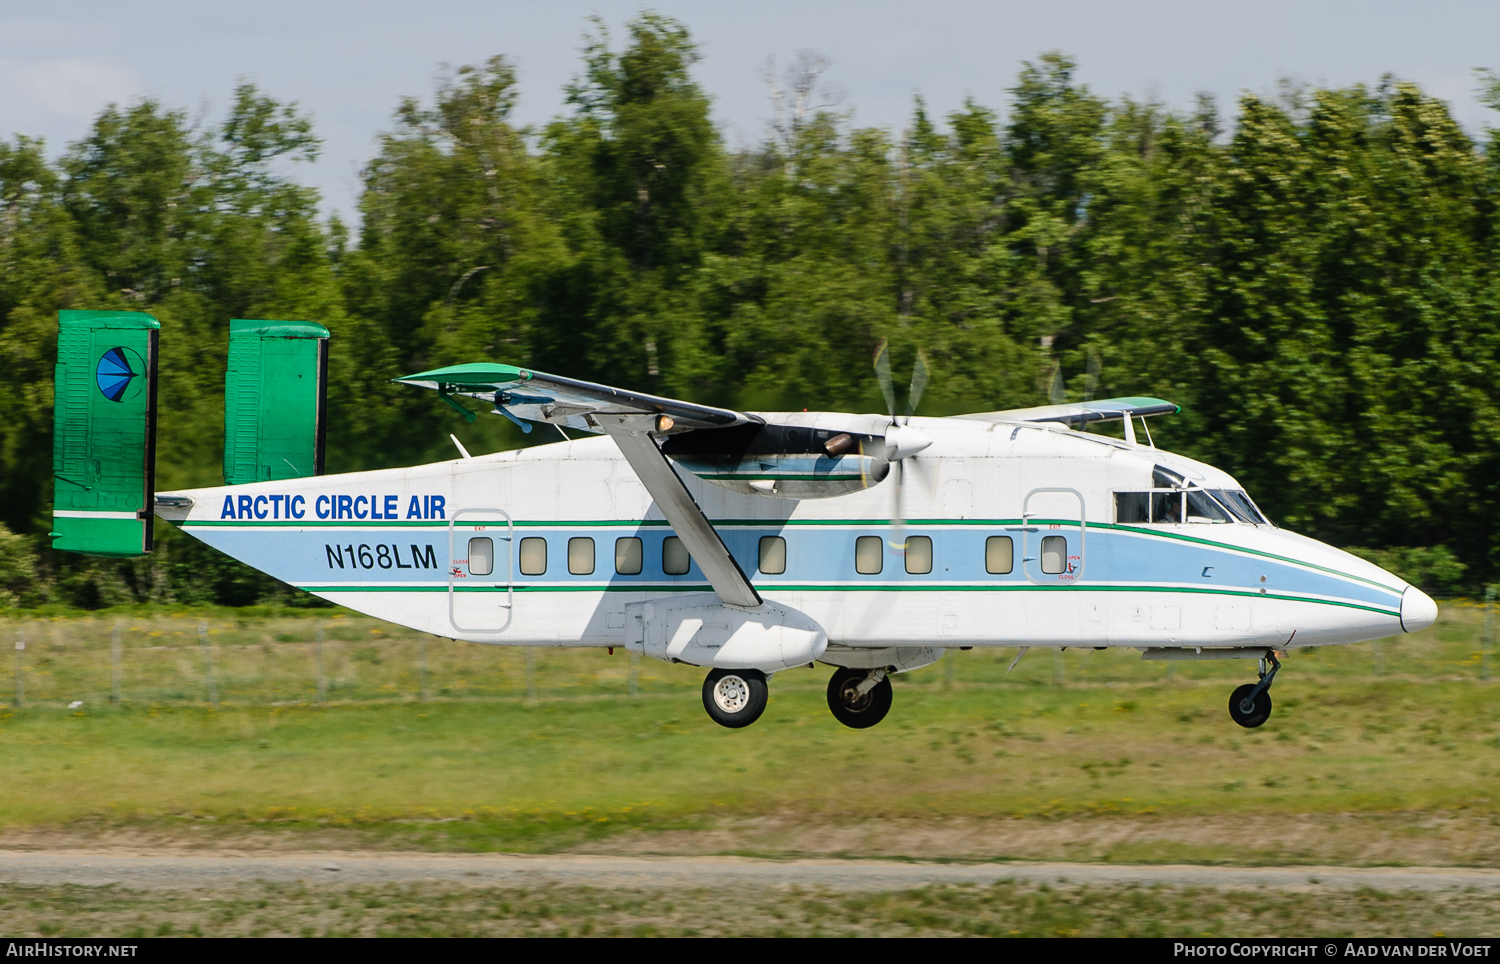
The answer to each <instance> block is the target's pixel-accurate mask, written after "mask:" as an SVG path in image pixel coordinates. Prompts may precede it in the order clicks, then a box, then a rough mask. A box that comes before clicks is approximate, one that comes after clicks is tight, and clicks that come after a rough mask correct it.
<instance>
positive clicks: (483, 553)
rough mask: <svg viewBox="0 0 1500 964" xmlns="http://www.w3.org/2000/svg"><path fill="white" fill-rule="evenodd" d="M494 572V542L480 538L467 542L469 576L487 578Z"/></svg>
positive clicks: (485, 537) (484, 537)
mask: <svg viewBox="0 0 1500 964" xmlns="http://www.w3.org/2000/svg"><path fill="white" fill-rule="evenodd" d="M494 571H495V540H493V539H491V538H489V537H488V536H481V537H479V538H477V539H470V540H469V575H471V576H488V575H489V574H490V573H492V572H494Z"/></svg>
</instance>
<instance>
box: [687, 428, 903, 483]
mask: <svg viewBox="0 0 1500 964" xmlns="http://www.w3.org/2000/svg"><path fill="white" fill-rule="evenodd" d="M847 421H849V422H850V423H851V424H850V427H849V428H848V429H843V428H839V427H837V426H814V425H795V424H776V423H768V424H763V425H761V424H757V425H737V426H735V427H733V428H719V429H699V430H697V431H693V432H685V433H682V434H680V435H672V436H669V437H668V438H667V440H666V442H664V443H663V444H662V449H661V450H662V452H663V453H664V454H665V455H667V456H669V457H670V458H671V459H672V461H673V462H676V463H677V464H678V465H680V466H682V467H683V468H685V469H687V470H688V471H689V472H692V473H693V474H694V475H696V476H698V477H699V478H700V479H703V480H705V481H708V482H712V483H713V484H715V485H721V486H723V487H724V488H726V489H732V490H734V491H736V492H739V493H741V494H743V495H759V496H769V497H771V498H779V499H827V498H832V497H833V496H839V495H848V494H849V493H851V492H858V491H859V490H861V489H866V488H869V487H870V486H872V485H875V484H877V483H878V482H880V481H881V480H882V479H884V478H885V476H886V473H887V472H889V471H890V461H889V459H888V458H887V454H886V448H887V446H886V442H885V438H884V436H882V435H877V434H874V433H872V432H870V431H869V429H870V428H872V427H879V428H880V429H881V430H882V431H884V426H881V425H879V420H878V419H871V418H868V417H864V416H851V417H849V418H848V419H847ZM861 429H863V431H861Z"/></svg>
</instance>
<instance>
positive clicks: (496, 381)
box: [391, 362, 531, 385]
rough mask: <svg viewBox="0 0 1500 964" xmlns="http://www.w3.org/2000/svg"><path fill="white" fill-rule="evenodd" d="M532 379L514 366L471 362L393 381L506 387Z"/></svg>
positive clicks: (522, 369)
mask: <svg viewBox="0 0 1500 964" xmlns="http://www.w3.org/2000/svg"><path fill="white" fill-rule="evenodd" d="M530 377H531V372H530V371H528V370H527V369H525V368H517V367H516V366H514V365H503V364H500V363H498V362H470V363H469V364H467V365H449V366H448V367H447V368H434V369H432V370H431V371H426V372H417V373H416V374H415V375H403V376H402V377H400V378H393V379H391V381H393V382H408V383H417V384H420V383H422V382H440V383H442V384H445V385H504V384H507V383H510V382H524V381H526V380H527V379H529V378H530Z"/></svg>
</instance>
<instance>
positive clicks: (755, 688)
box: [703, 669, 771, 729]
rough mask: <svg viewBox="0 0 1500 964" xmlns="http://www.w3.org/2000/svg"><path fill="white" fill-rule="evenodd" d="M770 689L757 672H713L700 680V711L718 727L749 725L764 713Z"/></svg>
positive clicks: (733, 670)
mask: <svg viewBox="0 0 1500 964" xmlns="http://www.w3.org/2000/svg"><path fill="white" fill-rule="evenodd" d="M770 697H771V689H770V687H769V686H767V685H766V674H765V673H762V672H761V671H760V670H758V669H716V670H713V671H712V672H710V673H709V674H708V678H707V679H705V680H704V681H703V708H704V709H705V710H707V711H708V715H709V718H710V719H712V720H713V721H714V722H715V723H717V724H719V725H720V726H727V727H729V728H731V729H738V728H740V727H742V726H749V725H750V724H751V723H754V722H755V721H756V720H758V719H760V715H761V714H762V713H764V712H765V711H766V703H767V702H768V701H769V700H770Z"/></svg>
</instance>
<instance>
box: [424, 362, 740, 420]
mask: <svg viewBox="0 0 1500 964" xmlns="http://www.w3.org/2000/svg"><path fill="white" fill-rule="evenodd" d="M395 381H398V382H400V383H401V384H403V385H416V386H418V387H420V388H431V389H433V390H435V391H436V392H437V393H438V394H439V395H442V396H443V397H444V398H445V399H449V404H451V405H457V404H458V403H457V402H454V401H451V397H452V396H454V395H466V396H468V397H470V398H479V399H483V400H485V401H487V402H490V403H491V404H493V405H494V407H495V411H496V412H497V413H499V414H501V415H505V416H507V417H509V418H512V419H525V420H527V421H533V422H551V423H552V424H554V425H563V426H567V427H569V428H576V429H579V430H580V431H585V432H603V431H605V429H604V426H603V425H601V424H600V422H599V421H598V419H597V418H595V416H599V415H664V416H667V419H668V421H666V422H663V423H662V428H661V431H663V432H668V431H673V430H674V429H675V430H678V431H681V430H685V429H695V428H728V427H729V426H732V425H746V424H749V423H752V422H754V423H759V422H760V421H761V419H760V418H758V417H756V416H754V415H747V414H745V413H743V412H736V411H732V410H730V409H727V408H714V407H713V406H711V405H698V404H695V403H693V402H683V401H678V400H677V399H673V398H661V397H659V396H657V395H647V394H645V393H643V392H631V391H626V390H625V389H623V388H611V387H610V386H608V385H597V384H595V383H593V382H583V381H579V380H577V379H574V378H564V377H562V376H561V375H548V374H547V373H546V372H536V371H531V370H529V369H525V368H516V367H514V366H511V365H500V364H494V363H490V362H479V363H476V364H471V365H453V366H451V367H449V368H435V369H433V370H432V371H430V372H419V373H417V374H415V375H407V376H406V377H405V378H397V379H395ZM471 420H472V416H471ZM523 428H526V429H527V431H530V429H529V428H528V427H526V426H523Z"/></svg>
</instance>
